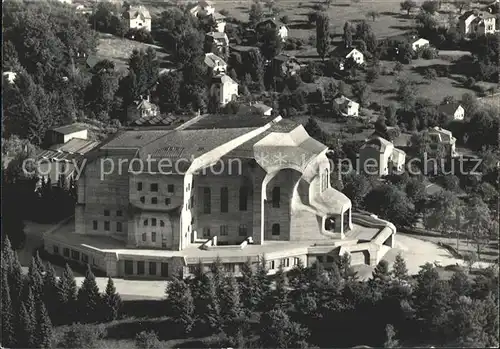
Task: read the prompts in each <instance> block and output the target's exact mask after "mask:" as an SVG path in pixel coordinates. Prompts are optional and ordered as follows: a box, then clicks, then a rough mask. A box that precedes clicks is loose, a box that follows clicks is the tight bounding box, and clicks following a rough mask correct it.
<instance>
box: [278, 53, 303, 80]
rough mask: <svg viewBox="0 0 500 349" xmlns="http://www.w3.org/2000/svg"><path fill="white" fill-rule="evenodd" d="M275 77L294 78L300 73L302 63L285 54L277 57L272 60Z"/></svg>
mask: <svg viewBox="0 0 500 349" xmlns="http://www.w3.org/2000/svg"><path fill="white" fill-rule="evenodd" d="M272 65H273V71H274V75H275V76H283V77H284V76H292V75H295V74H297V73H298V72H299V71H300V68H301V66H300V63H299V61H298V60H297V58H295V57H293V56H289V55H285V54H280V55H277V56H276V57H274V58H273V60H272Z"/></svg>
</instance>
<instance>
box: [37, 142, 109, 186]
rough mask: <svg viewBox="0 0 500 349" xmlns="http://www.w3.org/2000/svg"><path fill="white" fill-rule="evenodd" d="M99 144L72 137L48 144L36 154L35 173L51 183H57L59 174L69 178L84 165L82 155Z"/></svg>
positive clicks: (77, 172)
mask: <svg viewBox="0 0 500 349" xmlns="http://www.w3.org/2000/svg"><path fill="white" fill-rule="evenodd" d="M99 144H100V142H98V141H92V140H87V139H81V138H72V139H70V140H69V141H67V142H65V143H63V144H53V145H50V146H49V147H48V148H47V149H45V150H42V151H40V152H39V153H38V154H37V155H36V171H37V175H38V176H39V177H40V179H41V178H42V177H43V178H44V180H45V181H46V182H48V181H49V179H50V182H51V183H52V185H57V184H58V182H59V179H60V178H61V176H64V177H65V178H66V180H69V179H70V178H71V177H74V176H75V175H78V174H79V171H80V170H81V168H82V166H84V165H85V164H84V163H83V159H84V155H85V154H87V153H88V152H90V151H91V150H92V149H94V148H96V147H97V146H98V145H99ZM75 179H76V178H75ZM40 184H41V182H40V183H39V185H40ZM64 184H65V185H67V184H68V183H64Z"/></svg>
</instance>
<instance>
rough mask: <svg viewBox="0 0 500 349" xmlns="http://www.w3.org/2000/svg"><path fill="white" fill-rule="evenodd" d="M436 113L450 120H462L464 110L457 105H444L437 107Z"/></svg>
mask: <svg viewBox="0 0 500 349" xmlns="http://www.w3.org/2000/svg"><path fill="white" fill-rule="evenodd" d="M437 109H438V112H439V113H440V114H444V115H446V116H447V117H448V118H449V119H452V120H463V119H464V116H465V110H464V108H463V107H462V106H461V105H460V104H459V103H445V104H441V105H440V106H438V108H437Z"/></svg>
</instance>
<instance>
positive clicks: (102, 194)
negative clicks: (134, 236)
mask: <svg viewBox="0 0 500 349" xmlns="http://www.w3.org/2000/svg"><path fill="white" fill-rule="evenodd" d="M120 158H121V157H118V156H115V157H109V159H110V161H112V162H113V163H114V164H115V170H114V171H112V173H110V174H108V175H103V176H101V170H102V168H101V167H103V168H104V171H109V168H107V167H106V165H104V166H102V165H101V161H100V160H99V159H97V160H96V161H92V162H87V165H86V168H85V175H83V176H81V177H80V179H79V180H78V194H79V195H78V196H79V198H78V201H79V203H80V204H83V205H81V206H80V207H82V208H79V209H77V210H76V212H75V231H76V233H79V234H90V235H110V236H113V237H117V238H120V239H126V236H127V229H128V221H129V219H130V217H129V216H128V214H127V213H128V212H129V210H128V196H129V179H128V172H127V166H126V164H123V165H122V168H121V169H118V168H117V167H118V161H119V159H120ZM81 194H83V195H81ZM105 211H109V216H105V215H104V214H105ZM119 211H121V216H119V213H120V212H119ZM94 221H97V229H94ZM105 222H109V230H106V229H105ZM117 222H121V223H122V231H121V232H118V231H117V225H116V223H117Z"/></svg>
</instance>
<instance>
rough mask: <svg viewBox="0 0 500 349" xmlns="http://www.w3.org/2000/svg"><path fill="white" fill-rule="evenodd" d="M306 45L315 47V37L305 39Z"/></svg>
mask: <svg viewBox="0 0 500 349" xmlns="http://www.w3.org/2000/svg"><path fill="white" fill-rule="evenodd" d="M307 44H308V45H311V46H314V45H316V35H311V36H310V37H309V38H308V39H307Z"/></svg>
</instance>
